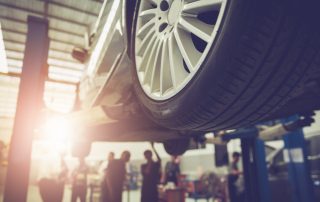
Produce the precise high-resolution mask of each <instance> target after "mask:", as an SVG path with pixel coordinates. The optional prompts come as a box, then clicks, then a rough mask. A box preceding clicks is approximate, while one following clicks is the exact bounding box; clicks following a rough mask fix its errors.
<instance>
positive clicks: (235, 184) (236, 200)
mask: <svg viewBox="0 0 320 202" xmlns="http://www.w3.org/2000/svg"><path fill="white" fill-rule="evenodd" d="M240 157H241V154H240V153H239V152H233V153H232V162H231V165H230V173H229V175H228V187H229V197H230V201H231V202H241V201H242V193H241V192H240V187H239V186H240V185H239V176H240V175H242V171H240V169H239V165H238V164H239V161H240Z"/></svg>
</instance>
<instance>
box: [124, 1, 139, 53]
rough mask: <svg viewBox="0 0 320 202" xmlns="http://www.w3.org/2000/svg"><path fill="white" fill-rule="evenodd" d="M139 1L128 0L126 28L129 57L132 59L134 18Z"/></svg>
mask: <svg viewBox="0 0 320 202" xmlns="http://www.w3.org/2000/svg"><path fill="white" fill-rule="evenodd" d="M137 2H138V0H126V27H127V29H126V30H127V40H128V52H127V53H128V56H129V57H130V58H131V53H130V50H131V35H132V34H131V31H132V25H133V16H134V11H135V9H136V5H137Z"/></svg>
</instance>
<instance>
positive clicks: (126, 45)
mask: <svg viewBox="0 0 320 202" xmlns="http://www.w3.org/2000/svg"><path fill="white" fill-rule="evenodd" d="M316 4H317V2H316V1H308V3H305V1H299V0H296V1H288V0H268V1H264V0H263V1H262V0H261V1H257V0H127V1H125V0H106V1H104V3H103V6H102V9H101V12H100V15H99V19H98V21H97V24H96V26H94V27H93V29H92V30H91V31H90V33H89V35H88V43H89V44H90V50H89V51H88V53H89V57H88V59H87V60H86V64H87V72H86V76H85V78H84V79H83V80H82V81H81V85H80V95H81V100H82V106H83V108H84V109H86V111H87V113H86V114H87V115H85V116H90V117H91V122H90V124H89V125H90V126H92V129H93V128H94V129H95V130H92V131H95V132H92V133H94V134H91V135H93V136H94V138H93V136H92V138H93V139H97V140H115V141H121V140H123V141H126V140H129V141H143V140H144V141H160V142H170V143H171V145H172V144H173V147H175V148H177V147H179V146H177V145H178V144H179V143H181V142H183V140H181V139H183V138H185V137H187V138H189V137H197V136H198V135H199V134H203V133H204V132H208V131H218V130H225V129H234V128H239V127H246V126H250V125H254V124H255V123H257V122H261V121H264V120H269V119H271V118H279V117H283V116H287V115H291V114H294V113H303V112H306V111H309V110H314V109H317V108H318V109H319V103H320V102H319V95H320V93H319V81H320V79H319V78H320V73H319V72H320V71H319V69H320V68H319V64H320V54H319V50H320V37H319V33H320V28H319V26H316V25H318V22H317V19H319V13H318V12H317V10H316V8H317V5H316ZM308 96H309V97H312V99H308ZM88 114H90V115H88ZM95 116H96V117H95ZM87 118H88V117H87ZM92 120H94V121H92ZM108 124H109V125H108ZM117 124H118V125H117ZM177 139H179V141H177ZM172 142H174V143H172ZM167 144H169V143H167ZM181 144H183V143H181Z"/></svg>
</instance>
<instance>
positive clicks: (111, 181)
mask: <svg viewBox="0 0 320 202" xmlns="http://www.w3.org/2000/svg"><path fill="white" fill-rule="evenodd" d="M153 153H155V155H156V160H154V159H153ZM143 154H144V158H145V160H146V163H144V164H142V165H141V169H140V171H141V176H142V186H141V202H150V201H158V184H160V183H169V182H172V183H174V184H175V185H178V176H179V174H180V168H179V162H178V160H177V159H178V158H177V157H176V156H173V157H172V160H171V161H170V162H168V163H167V164H166V166H165V172H164V173H163V175H162V172H161V158H160V156H159V155H158V153H157V152H156V150H155V148H154V146H153V144H152V150H146V151H144V153H143ZM128 155H129V154H128V153H125V152H124V153H122V155H121V159H120V161H119V160H115V159H114V153H110V154H109V156H108V165H107V166H106V168H105V169H104V177H103V180H102V184H101V202H121V201H122V200H121V196H122V190H123V187H124V186H125V185H124V182H125V176H126V169H125V164H124V163H126V162H128V161H129V158H128ZM129 157H130V156H129Z"/></svg>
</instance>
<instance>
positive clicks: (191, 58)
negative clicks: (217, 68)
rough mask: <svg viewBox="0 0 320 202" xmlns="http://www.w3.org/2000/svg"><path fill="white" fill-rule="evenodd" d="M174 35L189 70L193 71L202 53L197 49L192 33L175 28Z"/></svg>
mask: <svg viewBox="0 0 320 202" xmlns="http://www.w3.org/2000/svg"><path fill="white" fill-rule="evenodd" d="M174 36H175V39H176V42H177V44H178V48H179V50H180V53H181V55H182V57H183V60H184V61H185V63H186V65H187V67H188V69H189V71H192V70H193V69H194V66H195V65H196V63H197V61H198V59H199V58H200V57H201V53H200V52H198V51H197V50H196V49H195V47H194V45H193V42H192V39H191V36H190V34H188V33H186V32H185V31H183V30H180V29H175V30H174Z"/></svg>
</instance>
